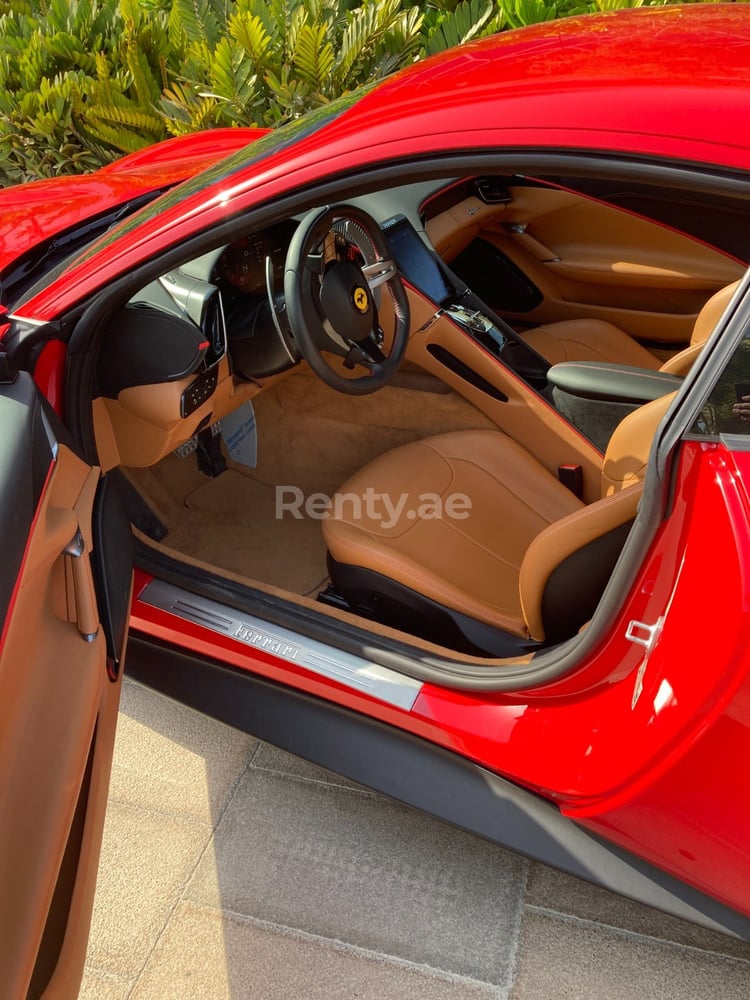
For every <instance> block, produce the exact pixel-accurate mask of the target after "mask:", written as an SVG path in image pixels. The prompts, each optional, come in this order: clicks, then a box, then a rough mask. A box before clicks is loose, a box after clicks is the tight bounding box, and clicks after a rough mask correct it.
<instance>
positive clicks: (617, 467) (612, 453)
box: [602, 391, 677, 497]
mask: <svg viewBox="0 0 750 1000" xmlns="http://www.w3.org/2000/svg"><path fill="white" fill-rule="evenodd" d="M676 394H677V393H676V391H675V392H670V393H667V395H666V396H660V397H659V399H654V400H652V401H651V402H650V403H644V405H643V406H639V407H638V409H637V410H634V411H633V412H632V413H629V414H628V415H627V417H625V419H624V420H621V421H620V423H619V424H618V425H617V427H616V428H615V431H614V434H613V435H612V437H611V438H610V441H609V444H608V445H607V452H606V454H605V456H604V464H603V465H602V497H608V496H612V494H613V493H617V492H618V491H619V490H621V489H624V488H625V487H626V486H632V485H633V483H636V482H638V481H639V480H641V479H643V477H644V476H645V475H646V464H647V462H648V456H649V452H650V451H651V442H652V441H653V439H654V434H655V433H656V428H657V427H658V426H659V424H660V423H661V421H662V418H663V417H664V414H665V413H666V412H667V410H668V409H669V406H670V404H671V402H672V400H673V399H674V397H675V396H676Z"/></svg>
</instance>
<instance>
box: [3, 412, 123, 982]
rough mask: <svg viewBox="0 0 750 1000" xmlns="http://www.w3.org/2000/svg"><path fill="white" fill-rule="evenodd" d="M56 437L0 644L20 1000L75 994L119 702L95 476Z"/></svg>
mask: <svg viewBox="0 0 750 1000" xmlns="http://www.w3.org/2000/svg"><path fill="white" fill-rule="evenodd" d="M3 403H4V404H6V401H3ZM23 403H24V405H25V406H26V407H27V408H28V407H29V405H30V404H29V396H28V394H27V396H26V398H25V400H23ZM3 412H4V413H5V412H9V411H8V410H7V409H6V410H4V411H3ZM40 422H42V423H43V422H44V421H43V419H41V421H40V415H39V414H37V416H36V417H35V418H34V419H33V420H32V419H30V420H29V421H27V427H28V426H31V432H30V433H31V434H32V435H33V437H34V441H35V443H36V445H38V442H39V438H40V434H41V432H40V430H39V423H40ZM47 436H48V441H49V446H50V450H49V452H48V455H47V458H46V462H48V463H49V471H48V474H47V477H46V483H45V485H44V488H43V491H42V493H41V497H40V499H39V502H38V504H37V506H36V509H35V512H34V511H32V516H33V520H32V522H31V532H30V536H29V538H28V542H27V545H26V549H25V552H24V553H23V558H22V561H21V564H20V574H18V575H17V576H16V584H15V588H14V591H13V593H12V595H11V597H10V601H9V604H8V608H7V613H6V616H5V625H4V630H3V633H2V644H1V645H0V790H1V794H2V808H1V809H0V886H2V891H1V892H0V980H1V981H2V991H1V992H2V994H3V996H7V997H10V998H14V1000H15V998H16V997H18V998H24V997H27V995H28V996H43V997H52V996H60V997H65V996H69V997H75V996H77V991H78V980H79V978H80V974H81V970H82V966H83V958H84V955H85V948H86V939H87V934H88V921H89V918H90V909H91V903H92V899H93V889H94V885H95V878H96V869H97V864H98V856H99V845H100V840H101V827H102V822H103V814H104V805H105V803H106V792H107V781H108V774H109V766H110V762H111V753H112V743H113V738H114V728H115V723H116V717H117V704H118V697H119V683H118V682H113V681H110V680H109V679H108V677H107V672H106V642H105V637H104V634H103V632H102V630H101V629H100V628H99V621H98V612H97V605H96V597H95V592H94V583H93V580H92V572H91V565H90V561H89V553H90V551H91V547H92V537H91V522H92V505H93V502H94V496H95V492H96V488H97V483H98V481H99V470H98V469H92V468H91V467H90V466H88V465H87V464H86V463H84V462H82V461H81V460H80V459H79V458H77V457H76V455H75V454H74V453H73V452H72V451H71V450H69V449H68V448H67V447H65V446H63V445H58V446H55V444H54V442H53V441H52V440H49V437H50V435H49V431H47ZM43 443H44V442H43ZM22 450H24V449H21V450H19V451H18V452H17V454H16V455H15V462H16V464H17V465H21V466H22V465H23V459H24V457H26V456H24V455H22V454H21V451H22ZM55 451H56V455H55ZM0 458H3V454H2V450H1V449H0ZM28 458H29V461H30V460H31V456H28ZM50 458H51V461H50ZM2 466H3V462H0V474H7V473H8V471H9V470H8V469H7V468H3V467H2ZM44 468H46V463H45V465H44ZM25 472H26V470H25V469H24V468H20V467H19V468H16V469H15V470H14V474H15V475H17V476H18V477H19V479H22V477H23V476H24V474H25ZM19 497H20V498H21V499H22V500H23V497H24V494H23V493H22V491H21V489H20V487H19ZM7 527H8V526H7V525H6V528H4V529H3V530H4V531H5V530H7ZM6 571H7V567H6ZM13 572H15V571H13ZM4 610H6V609H4Z"/></svg>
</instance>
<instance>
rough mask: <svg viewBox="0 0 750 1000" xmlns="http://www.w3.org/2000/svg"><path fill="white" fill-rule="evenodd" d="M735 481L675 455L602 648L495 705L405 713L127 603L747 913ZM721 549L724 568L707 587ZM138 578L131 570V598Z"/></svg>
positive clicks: (748, 683)
mask: <svg viewBox="0 0 750 1000" xmlns="http://www.w3.org/2000/svg"><path fill="white" fill-rule="evenodd" d="M743 476H744V477H746V476H750V455H740V456H733V455H732V454H730V453H728V452H727V451H726V450H725V449H724V448H723V447H720V446H717V445H702V444H696V443H687V444H686V445H685V446H684V454H683V457H682V460H681V462H680V467H679V470H678V480H677V488H676V492H675V500H674V504H673V509H672V512H671V514H670V517H669V518H668V520H667V521H666V522H665V524H664V526H663V528H662V529H661V531H660V532H659V534H658V536H657V538H656V539H655V541H654V544H653V546H652V550H651V552H650V555H649V557H648V558H647V559H646V561H645V562H644V564H643V567H642V570H641V572H640V574H639V577H638V579H637V581H636V583H635V585H634V587H633V589H632V591H631V594H630V597H629V599H628V600H627V601H626V603H625V605H624V607H623V609H622V612H621V614H620V616H619V619H618V621H617V622H616V624H615V626H614V627H613V628H612V630H611V632H610V637H609V640H608V642H607V643H606V644H605V645H604V646H603V647H602V648H600V649H599V650H598V651H597V653H596V655H595V656H593V657H591V658H590V659H589V660H588V661H587V662H586V663H583V664H582V665H581V668H580V669H579V670H578V671H577V672H576V674H574V675H571V676H568V677H566V678H565V679H564V681H561V682H559V683H558V684H555V685H549V686H547V687H545V688H544V689H539V690H531V691H527V692H519V693H517V694H513V695H502V694H499V695H494V696H492V695H489V694H488V693H487V692H482V693H478V694H476V695H471V694H466V693H463V692H458V691H452V690H450V689H446V688H439V687H436V686H430V685H425V686H424V687H423V688H422V691H421V693H420V695H419V696H418V698H417V701H416V703H415V705H414V707H413V709H412V710H411V712H406V711H402V710H399V709H394V708H391V707H389V706H387V705H384V704H382V703H380V702H378V701H376V700H374V699H371V698H368V697H366V696H363V695H359V694H356V693H354V692H352V691H351V690H350V689H348V688H346V687H343V686H340V685H337V684H333V683H331V682H329V681H324V680H321V679H320V678H318V677H314V676H312V675H310V674H309V673H307V672H305V671H304V670H300V669H299V668H296V667H294V666H292V665H290V664H288V663H287V662H285V661H281V660H278V659H276V658H275V657H273V656H270V655H267V654H265V653H263V654H259V653H255V652H253V653H249V652H248V649H247V646H245V645H243V644H241V643H239V642H234V641H232V640H231V639H227V638H224V637H217V636H216V634H215V633H213V632H210V631H208V630H205V629H202V628H200V627H199V626H196V625H192V624H190V623H186V622H184V621H182V620H179V619H176V618H174V617H173V616H171V615H169V614H166V613H165V612H162V611H158V610H156V609H154V608H152V607H150V606H149V605H145V604H142V603H141V602H139V601H138V600H137V598H136V600H135V601H134V606H133V617H132V624H133V625H134V627H136V628H139V629H142V630H144V631H146V632H148V633H150V634H152V635H156V636H158V637H159V638H161V639H165V640H167V641H168V642H171V643H174V644H175V645H178V646H187V647H189V648H192V649H195V650H197V651H198V652H203V653H205V654H206V655H209V656H211V655H213V656H218V657H219V658H220V659H224V660H226V662H228V663H231V664H233V665H234V666H238V667H241V668H243V669H247V670H251V671H252V672H254V673H259V674H262V675H263V676H265V677H268V678H270V679H272V680H276V681H280V682H282V683H284V684H288V685H291V686H294V687H299V688H300V689H302V690H304V691H306V692H308V693H310V694H314V695H319V696H323V697H326V698H328V699H330V700H334V701H336V702H338V703H339V704H342V705H345V706H347V707H348V708H352V709H355V710H356V711H359V712H365V713H367V714H369V715H372V716H374V717H376V718H378V719H381V720H383V721H386V722H390V723H392V724H395V725H398V726H400V727H401V728H404V729H407V730H409V731H410V732H413V733H415V734H416V735H418V736H422V737H424V738H426V739H429V740H431V741H433V742H435V743H438V744H440V745H442V746H445V747H447V748H448V749H451V750H454V751H456V752H458V753H460V754H462V755H463V756H466V757H469V758H471V759H473V760H475V761H477V762H478V763H480V764H482V765H484V766H485V767H488V768H490V769H491V770H493V771H496V772H498V773H500V774H502V775H503V776H504V777H506V778H510V779H511V780H512V781H514V782H516V783H518V784H522V785H525V786H527V787H530V788H532V789H533V790H535V791H537V792H539V793H541V794H542V795H544V796H545V797H546V798H550V799H553V800H554V801H556V802H557V803H558V805H559V806H560V808H561V809H562V810H563V812H565V813H566V814H567V815H569V816H570V817H571V818H574V819H576V820H579V821H582V822H584V823H585V824H586V825H587V826H589V827H591V828H592V829H593V830H596V831H598V832H600V833H602V834H604V835H606V836H607V837H608V838H609V839H611V840H614V841H616V842H618V843H620V844H622V845H623V846H625V847H628V848H629V849H631V850H633V851H634V852H635V853H637V854H640V855H641V856H643V857H646V858H648V859H649V860H651V861H653V862H655V863H656V864H659V865H661V866H663V867H665V868H667V869H668V870H669V871H670V872H672V873H673V874H675V875H677V876H678V877H679V878H681V879H684V880H686V881H688V882H691V883H693V884H695V885H699V886H700V887H702V888H704V889H705V890H706V891H708V892H712V893H713V894H716V891H715V887H716V886H721V887H722V896H721V898H722V900H723V902H725V903H727V904H728V905H730V906H733V907H734V908H736V909H739V910H741V911H743V912H746V913H750V865H748V863H747V856H746V853H745V854H744V856H743V857H742V859H741V857H740V856H741V855H743V851H745V850H746V845H745V844H744V831H746V830H747V829H750V803H748V801H747V796H744V795H742V794H738V792H739V790H740V789H741V788H742V787H744V780H740V779H741V778H742V779H744V771H745V769H746V767H747V764H748V762H750V614H748V611H749V610H750V608H749V607H748V604H749V602H750V581H749V580H748V570H747V567H748V565H750V530H749V529H750V501H749V499H748V496H747V493H746V491H745V489H744V486H743V483H742V479H743ZM687 507H689V508H690V510H691V512H692V516H691V517H690V518H687V517H686V516H685V509H686V508H687ZM706 524H710V525H711V526H712V530H711V531H706V530H705V528H704V526H705V525H706ZM717 551H719V552H722V553H726V557H725V562H724V563H722V564H721V565H720V566H716V567H715V569H716V572H715V573H713V574H711V577H710V579H709V577H708V574H707V572H706V568H707V567H708V566H712V565H714V564H715V559H714V554H715V553H716V552H717ZM146 582H148V578H147V577H145V576H143V575H142V576H141V578H140V580H139V581H138V582H137V586H136V593H139V592H140V590H142V588H143V586H144V585H145V583H146ZM678 582H679V586H677V584H678ZM660 616H665V618H666V620H665V624H664V629H663V632H662V634H661V637H660V639H659V641H658V642H657V643H656V645H655V646H654V648H653V649H652V651H651V652H650V654H649V655H646V651H645V649H644V647H643V646H640V645H637V644H633V643H632V642H630V641H629V640H627V639H626V638H625V631H626V628H627V625H628V623H629V622H630V621H631V620H636V621H643V622H646V623H647V624H652V623H654V622H655V621H656V620H657V619H658V618H659V617H660ZM712 623H713V624H714V626H715V627H713V628H712V627H711V624H712ZM636 695H637V697H636ZM719 776H720V777H719ZM702 815H703V816H712V817H714V819H718V820H719V823H718V827H717V826H716V824H715V823H714V821H713V820H712V822H711V823H707V824H705V825H702V824H701V823H700V820H699V819H698V817H700V816H702ZM656 816H658V818H659V821H658V823H656V822H655V817H656ZM691 817H692V818H691ZM644 844H647V845H648V848H647V849H644ZM726 845H728V847H727V846H726ZM698 872H700V873H701V876H700V878H698V877H697V875H696V873H698ZM712 886H713V887H714V888H713V889H712Z"/></svg>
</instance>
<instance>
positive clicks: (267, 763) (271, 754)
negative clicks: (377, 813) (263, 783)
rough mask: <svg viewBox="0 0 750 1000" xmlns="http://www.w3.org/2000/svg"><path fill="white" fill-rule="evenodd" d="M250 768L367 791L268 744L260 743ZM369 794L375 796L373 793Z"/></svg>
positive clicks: (331, 772)
mask: <svg viewBox="0 0 750 1000" xmlns="http://www.w3.org/2000/svg"><path fill="white" fill-rule="evenodd" d="M251 766H252V767H257V768H258V769H259V770H264V771H275V772H276V773H278V774H290V775H295V776H296V777H299V778H308V779H309V780H310V781H322V782H325V783H326V784H329V785H343V786H344V787H346V788H357V789H359V790H360V791H369V789H366V788H364V786H363V785H358V784H356V782H354V781H349V780H348V779H347V778H342V777H341V776H340V775H338V774H334V773H333V771H326V770H325V768H322V767H318V766H317V765H316V764H310V763H309V761H306V760H303V759H302V758H301V757H295V756H294V755H293V754H290V753H285V751H283V750H279V749H278V748H277V747H273V746H271V745H270V744H269V743H261V744H260V746H259V748H258V751H257V753H256V754H255V755H254V756H253V760H252V765H251ZM371 794H375V793H374V792H373V793H371Z"/></svg>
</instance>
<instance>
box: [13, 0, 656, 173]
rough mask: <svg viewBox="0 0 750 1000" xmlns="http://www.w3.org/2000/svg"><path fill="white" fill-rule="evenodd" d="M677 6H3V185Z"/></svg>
mask: <svg viewBox="0 0 750 1000" xmlns="http://www.w3.org/2000/svg"><path fill="white" fill-rule="evenodd" d="M653 2H657V3H661V2H664V0H593V2H588V3H586V2H581V0H461V2H459V0H426V2H425V0H421V2H418V3H413V2H410V0H34V2H33V3H31V2H29V0H0V184H3V185H7V184H12V183H16V182H19V181H23V180H28V179H31V178H38V177H49V176H54V175H56V174H60V173H71V172H77V171H83V170H90V169H94V168H96V167H98V166H101V165H102V164H104V163H109V162H111V161H112V160H114V159H116V158H117V157H118V156H121V155H122V154H123V153H128V152H132V151H133V150H137V149H141V148H142V147H144V146H146V145H148V144H149V143H152V142H155V141H157V140H159V139H164V138H167V137H168V136H174V135H182V134H184V133H187V132H193V131H196V130H198V129H203V128H209V127H211V126H235V125H252V124H257V125H264V126H268V125H270V126H274V125H277V124H280V123H282V122H284V121H288V120H289V119H291V118H295V117H297V116H299V115H300V114H302V113H303V112H304V111H306V110H308V109H309V108H314V107H317V106H320V105H322V104H325V103H326V102H327V101H329V100H330V99H331V98H333V97H335V96H337V95H338V94H341V93H343V92H345V91H347V90H351V89H352V88H354V87H356V86H358V85H359V84H361V83H364V82H367V81H370V80H376V79H380V78H381V77H383V76H385V75H387V74H388V73H390V72H392V71H393V70H395V69H398V68H399V67H401V66H404V65H406V64H407V63H410V62H412V61H414V60H415V59H418V58H420V57H422V56H424V55H428V54H432V53H434V52H438V51H440V50H442V49H445V48H448V47H450V46H452V45H456V44H458V43H460V42H463V41H467V40H468V39H471V38H475V37H479V36H481V35H486V34H490V33H491V32H495V31H501V30H504V29H505V28H508V27H515V26H520V25H525V24H532V23H535V22H538V21H545V20H550V19H552V18H555V17H561V16H565V15H568V14H573V13H582V12H585V11H592V10H604V9H607V10H608V9H612V8H615V7H632V6H642V5H644V4H645V3H653Z"/></svg>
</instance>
